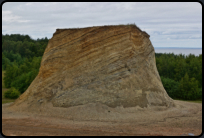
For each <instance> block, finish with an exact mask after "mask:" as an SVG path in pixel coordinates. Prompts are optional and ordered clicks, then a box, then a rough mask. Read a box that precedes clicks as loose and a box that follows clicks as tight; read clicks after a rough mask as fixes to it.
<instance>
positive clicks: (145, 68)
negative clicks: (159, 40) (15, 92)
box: [13, 25, 174, 108]
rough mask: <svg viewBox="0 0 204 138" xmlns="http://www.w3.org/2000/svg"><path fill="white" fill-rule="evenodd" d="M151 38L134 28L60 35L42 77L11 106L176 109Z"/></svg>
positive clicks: (53, 41)
mask: <svg viewBox="0 0 204 138" xmlns="http://www.w3.org/2000/svg"><path fill="white" fill-rule="evenodd" d="M149 37H150V36H149V35H148V34H147V33H146V32H144V31H141V30H140V29H139V28H138V27H137V26H135V25H124V26H120V25H118V26H98V27H88V28H79V29H57V30H56V32H55V33H54V34H53V37H52V38H51V39H50V40H49V43H48V45H47V47H46V50H45V52H44V55H43V57H42V61H41V67H40V70H39V74H38V75H37V77H36V78H35V80H34V81H33V82H32V83H31V85H30V86H29V88H28V89H27V90H26V91H25V92H24V93H23V94H22V95H21V96H20V97H19V98H18V99H17V100H16V101H15V103H14V104H13V106H16V107H17V106H18V107H19V106H21V104H22V103H26V104H24V105H25V107H29V106H31V105H35V106H40V105H42V104H46V103H48V102H50V103H52V105H53V106H54V107H71V106H77V105H84V104H88V103H101V104H105V105H107V106H109V107H117V106H123V107H135V106H140V107H142V108H143V107H147V106H166V107H172V106H173V105H174V102H173V100H172V99H171V98H170V97H169V96H168V94H167V93H166V91H165V89H164V87H163V85H162V83H161V79H160V76H159V73H158V71H157V68H156V62H155V51H154V48H153V46H152V44H151V41H150V39H149Z"/></svg>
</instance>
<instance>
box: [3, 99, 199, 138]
mask: <svg viewBox="0 0 204 138" xmlns="http://www.w3.org/2000/svg"><path fill="white" fill-rule="evenodd" d="M175 103H176V107H172V108H170V109H164V108H160V107H155V108H144V109H142V108H139V107H134V108H122V107H120V108H109V107H106V106H105V105H100V104H89V105H83V106H77V107H72V108H69V109H59V108H54V109H47V113H45V112H43V113H40V112H39V113H38V112H37V113H34V112H33V113H31V112H16V111H13V110H9V109H8V108H7V107H8V105H9V104H2V133H3V134H4V135H5V136H85V135H89V136H93V135H95V136H102V135H108V136H123V135H135V136H180V135H188V133H193V134H194V135H195V136H198V135H200V134H201V133H202V104H200V103H190V102H184V101H177V100H175ZM46 108H48V107H46ZM51 110H52V111H53V112H54V113H53V114H50V115H48V112H49V113H50V111H51ZM79 110H80V111H79ZM60 111H61V112H60ZM62 111H63V112H62ZM65 111H67V112H68V113H69V115H67V116H68V117H63V116H64V115H65V113H66V114H67V112H65ZM63 113H64V114H63ZM57 114H60V115H59V116H57ZM91 115H92V116H91ZM60 116H61V117H60Z"/></svg>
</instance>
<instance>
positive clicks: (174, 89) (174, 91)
mask: <svg viewBox="0 0 204 138" xmlns="http://www.w3.org/2000/svg"><path fill="white" fill-rule="evenodd" d="M161 81H162V84H163V86H164V89H165V90H166V92H167V93H168V95H169V96H170V97H171V98H178V97H179V95H178V86H179V82H177V81H175V80H172V79H169V78H165V77H163V76H161Z"/></svg>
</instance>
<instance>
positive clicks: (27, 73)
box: [2, 34, 202, 100]
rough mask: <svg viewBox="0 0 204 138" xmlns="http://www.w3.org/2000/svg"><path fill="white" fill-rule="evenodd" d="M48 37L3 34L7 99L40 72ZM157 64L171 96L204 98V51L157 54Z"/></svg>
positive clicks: (22, 88)
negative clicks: (203, 63)
mask: <svg viewBox="0 0 204 138" xmlns="http://www.w3.org/2000/svg"><path fill="white" fill-rule="evenodd" d="M48 41H49V39H48V38H47V37H45V38H41V39H37V40H34V39H32V38H31V37H30V36H29V35H20V34H11V35H3V34H2V70H4V71H5V77H4V84H5V87H6V88H10V89H9V90H8V91H6V92H5V93H4V96H5V97H6V98H13V99H15V98H18V97H19V95H20V94H22V93H23V92H25V91H26V89H27V88H28V87H29V85H30V84H31V82H32V81H33V80H34V79H35V77H36V76H37V74H38V72H39V68H40V63H41V59H42V56H43V53H44V50H45V48H46V46H47V44H48ZM155 58H156V65H157V69H158V72H159V75H160V77H161V81H162V83H163V86H164V88H165V90H166V91H167V93H168V95H169V96H170V97H171V98H173V99H180V100H202V54H200V55H199V56H195V55H193V54H189V55H186V56H185V55H182V54H179V55H174V54H173V53H164V54H162V53H155Z"/></svg>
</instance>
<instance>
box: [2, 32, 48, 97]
mask: <svg viewBox="0 0 204 138" xmlns="http://www.w3.org/2000/svg"><path fill="white" fill-rule="evenodd" d="M48 41H49V40H48V39H47V38H46V37H45V38H42V39H37V40H34V39H32V38H31V37H30V36H28V35H20V34H11V35H3V34H2V70H5V71H6V72H5V77H4V84H5V87H6V88H12V89H10V90H8V91H7V92H6V93H5V97H6V98H17V97H18V96H19V95H20V93H21V94H22V93H23V92H25V91H26V89H27V88H28V87H29V85H30V84H31V82H32V81H33V80H34V79H35V77H36V76H37V74H38V72H39V68H40V63H41V59H42V56H43V53H44V51H45V48H46V46H47V44H48Z"/></svg>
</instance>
